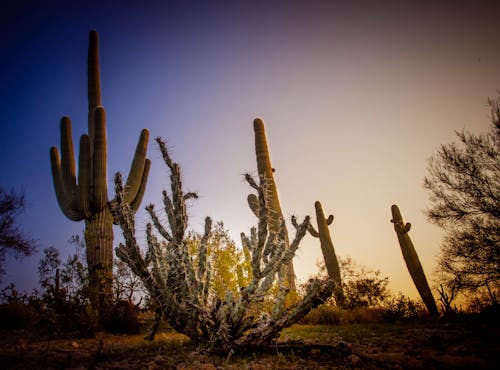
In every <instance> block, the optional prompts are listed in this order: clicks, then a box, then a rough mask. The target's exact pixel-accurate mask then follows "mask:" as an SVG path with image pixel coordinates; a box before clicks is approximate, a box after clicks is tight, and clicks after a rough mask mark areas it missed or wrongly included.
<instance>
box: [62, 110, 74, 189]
mask: <svg viewBox="0 0 500 370" xmlns="http://www.w3.org/2000/svg"><path fill="white" fill-rule="evenodd" d="M61 175H62V181H63V184H64V191H65V192H66V193H68V194H73V193H74V192H75V191H76V168H75V154H74V148H73V138H72V137H71V120H70V119H69V118H68V117H63V118H62V119H61Z"/></svg>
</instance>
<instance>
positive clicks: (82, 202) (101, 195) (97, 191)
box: [50, 31, 151, 312]
mask: <svg viewBox="0 0 500 370" xmlns="http://www.w3.org/2000/svg"><path fill="white" fill-rule="evenodd" d="M87 67H88V70H87V74H88V103H89V105H88V110H89V111H88V134H84V135H82V136H81V138H80V149H79V158H78V179H77V177H76V166H75V156H74V149H73V139H72V135H71V121H70V119H69V117H63V118H62V119H61V157H59V151H58V149H57V147H52V148H51V149H50V161H51V167H52V177H53V181H54V188H55V191H56V196H57V201H58V203H59V206H60V208H61V210H62V212H63V213H64V215H65V216H66V217H68V218H69V219H70V220H72V221H81V220H85V244H86V257H87V264H88V268H89V273H90V284H91V286H92V287H93V289H92V291H94V292H95V294H97V295H96V296H94V297H93V298H92V300H93V302H92V303H93V305H94V306H95V307H96V308H99V311H100V312H101V309H103V308H105V305H106V304H107V302H108V300H109V298H110V295H111V279H112V264H113V227H112V226H113V222H114V220H113V216H112V214H111V211H110V207H109V201H108V188H107V141H106V113H105V111H104V108H103V107H102V106H101V87H100V70H99V53H98V35H97V32H96V31H91V32H90V36H89V51H88V61H87ZM148 139H149V131H148V130H142V132H141V135H140V138H139V142H138V144H137V148H136V151H135V156H134V159H133V162H132V166H131V169H130V173H129V177H128V179H127V184H126V201H127V202H128V203H129V204H130V206H131V208H132V209H133V210H134V211H135V210H137V208H138V207H139V204H140V202H141V200H142V196H143V195H144V190H145V188H146V182H147V178H148V173H149V168H150V165H151V162H150V160H149V159H146V152H147V145H148Z"/></svg>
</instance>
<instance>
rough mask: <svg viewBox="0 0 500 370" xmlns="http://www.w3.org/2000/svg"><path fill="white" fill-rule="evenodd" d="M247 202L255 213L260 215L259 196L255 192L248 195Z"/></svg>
mask: <svg viewBox="0 0 500 370" xmlns="http://www.w3.org/2000/svg"><path fill="white" fill-rule="evenodd" d="M247 202H248V206H249V207H250V209H251V210H252V212H253V214H254V215H255V216H257V217H259V212H260V206H259V198H257V196H256V195H255V194H249V195H248V197H247Z"/></svg>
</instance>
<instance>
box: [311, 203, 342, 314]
mask: <svg viewBox="0 0 500 370" xmlns="http://www.w3.org/2000/svg"><path fill="white" fill-rule="evenodd" d="M314 208H316V220H317V222H318V230H317V231H316V229H314V227H313V226H312V225H311V224H309V226H308V231H309V234H311V235H312V236H313V237H315V238H319V240H320V243H321V252H323V258H324V259H325V265H326V270H327V271H328V275H329V276H330V277H331V278H332V279H333V281H334V282H335V284H336V287H335V292H334V294H335V299H336V300H337V303H338V304H339V305H342V304H343V292H342V278H341V276H340V267H339V261H338V260H337V255H336V254H335V249H334V248H333V242H332V238H331V237H330V232H329V231H328V225H331V224H332V222H333V215H329V216H328V218H326V217H325V213H324V212H323V207H322V206H321V203H320V202H319V201H317V202H315V203H314Z"/></svg>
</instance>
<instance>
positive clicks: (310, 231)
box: [307, 225, 319, 238]
mask: <svg viewBox="0 0 500 370" xmlns="http://www.w3.org/2000/svg"><path fill="white" fill-rule="evenodd" d="M307 231H309V234H311V235H312V236H313V237H315V238H319V233H318V232H317V231H316V229H315V228H314V226H313V225H309V226H308V227H307Z"/></svg>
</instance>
